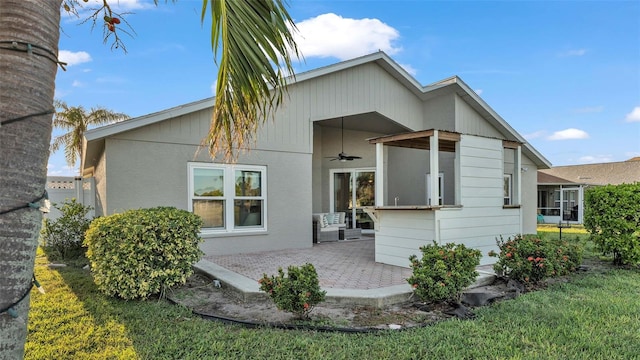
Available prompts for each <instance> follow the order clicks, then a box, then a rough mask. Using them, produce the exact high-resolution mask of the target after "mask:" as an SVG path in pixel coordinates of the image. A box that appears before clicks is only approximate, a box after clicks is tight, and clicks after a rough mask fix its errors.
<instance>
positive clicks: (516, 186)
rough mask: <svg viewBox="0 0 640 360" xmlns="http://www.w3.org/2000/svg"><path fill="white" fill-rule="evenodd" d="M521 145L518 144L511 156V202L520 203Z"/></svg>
mask: <svg viewBox="0 0 640 360" xmlns="http://www.w3.org/2000/svg"><path fill="white" fill-rule="evenodd" d="M523 170H524V169H523V168H522V147H521V146H518V148H517V149H516V151H515V154H514V157H513V197H514V199H513V204H514V205H522V171H523Z"/></svg>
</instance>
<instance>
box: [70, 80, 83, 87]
mask: <svg viewBox="0 0 640 360" xmlns="http://www.w3.org/2000/svg"><path fill="white" fill-rule="evenodd" d="M71 86H73V87H83V86H84V83H82V82H80V81H78V80H73V83H72V84H71Z"/></svg>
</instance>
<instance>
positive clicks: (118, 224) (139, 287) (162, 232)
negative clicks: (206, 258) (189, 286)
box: [85, 207, 203, 299]
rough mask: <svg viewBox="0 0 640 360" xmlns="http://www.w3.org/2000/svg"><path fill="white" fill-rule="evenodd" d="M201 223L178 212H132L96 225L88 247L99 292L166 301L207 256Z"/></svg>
mask: <svg viewBox="0 0 640 360" xmlns="http://www.w3.org/2000/svg"><path fill="white" fill-rule="evenodd" d="M201 225H202V219H201V218H200V217H199V216H197V215H195V214H193V213H190V212H188V211H185V210H179V209H176V208H173V207H157V208H152V209H140V210H129V211H126V212H124V213H121V214H114V215H110V216H106V217H101V218H98V219H96V220H94V221H93V223H92V224H91V226H90V227H89V230H88V231H87V236H86V239H85V244H86V245H87V247H88V250H87V257H88V258H89V260H90V261H91V269H92V271H93V277H94V281H95V283H96V285H97V286H98V288H99V289H100V290H101V291H102V292H104V293H105V294H107V295H110V296H117V297H120V298H123V299H136V298H147V297H149V296H151V295H155V294H160V296H161V297H163V296H164V293H165V291H166V290H167V289H168V288H170V287H172V286H174V285H179V284H184V283H185V282H186V280H187V278H188V277H189V276H190V275H191V274H192V273H193V268H192V265H193V264H194V263H195V262H196V261H198V260H199V259H200V257H201V256H202V254H203V253H202V251H201V250H200V248H199V246H198V244H199V243H200V242H201V238H200V235H199V233H200V226H201Z"/></svg>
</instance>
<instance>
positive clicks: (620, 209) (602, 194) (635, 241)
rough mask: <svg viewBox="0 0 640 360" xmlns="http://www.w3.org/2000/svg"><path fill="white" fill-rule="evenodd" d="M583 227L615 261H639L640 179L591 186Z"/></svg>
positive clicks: (616, 262)
mask: <svg viewBox="0 0 640 360" xmlns="http://www.w3.org/2000/svg"><path fill="white" fill-rule="evenodd" d="M584 207H585V211H584V228H585V229H587V231H588V232H589V233H590V234H591V240H592V241H593V242H594V243H595V244H596V245H597V247H598V249H599V250H600V251H602V252H603V253H604V254H612V255H613V263H614V264H616V265H632V266H636V265H640V182H636V183H634V184H620V185H606V186H597V187H592V188H590V189H588V190H587V191H586V192H585V198H584Z"/></svg>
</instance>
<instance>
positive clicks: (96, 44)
mask: <svg viewBox="0 0 640 360" xmlns="http://www.w3.org/2000/svg"><path fill="white" fill-rule="evenodd" d="M101 1H102V0H100V2H101ZM95 2H96V0H89V2H88V4H94V3H95ZM110 3H111V4H112V5H113V6H114V10H116V11H117V12H119V13H122V16H121V18H122V22H121V24H120V25H118V31H120V33H121V37H122V40H123V41H124V47H125V48H126V51H124V50H123V47H122V46H119V47H118V48H115V47H114V46H112V40H111V39H112V37H110V38H107V39H106V41H105V38H104V27H103V22H102V15H100V16H99V17H98V19H100V21H99V22H97V23H96V25H95V26H92V22H91V20H89V21H83V20H85V19H87V17H88V16H89V14H90V13H89V12H87V11H86V10H81V11H79V13H78V16H77V17H75V16H68V15H66V14H63V19H62V24H61V35H60V47H59V58H60V59H61V60H62V61H66V62H67V63H68V66H67V70H66V71H62V70H60V69H59V70H58V74H57V77H56V95H55V96H56V99H59V100H62V101H65V102H66V103H67V104H68V105H69V106H83V107H85V108H86V109H90V108H92V107H97V106H100V107H104V108H107V109H109V110H112V111H115V112H122V113H125V114H128V115H129V116H131V117H137V116H142V115H146V114H150V113H153V112H157V111H161V110H165V109H168V108H171V107H174V106H178V105H183V104H186V103H190V102H193V101H198V100H201V99H204V98H208V97H211V96H213V95H214V88H215V80H216V74H217V67H216V63H215V61H214V55H213V51H212V48H211V39H210V31H211V27H210V21H207V20H205V22H204V23H201V21H200V19H201V9H202V0H178V1H177V2H175V3H172V2H171V1H168V2H167V3H165V1H162V0H160V1H159V5H158V6H155V5H154V3H153V1H152V0H151V1H149V0H119V1H118V0H110ZM288 9H289V13H290V15H291V17H292V18H293V19H294V21H295V23H296V24H297V27H298V30H299V31H298V33H297V34H296V39H297V44H298V46H299V49H300V51H301V53H302V55H303V56H304V59H303V60H302V61H300V62H296V63H295V64H294V67H295V69H296V72H303V71H308V70H313V69H315V68H318V67H321V66H326V65H331V64H335V63H338V62H340V61H344V60H348V59H351V58H355V57H358V56H362V55H366V54H370V53H372V52H376V51H378V50H382V51H384V52H385V53H387V54H388V55H389V56H391V58H392V59H394V60H395V61H396V62H397V63H398V64H400V65H401V66H403V67H404V68H405V69H406V70H407V71H408V72H409V73H410V74H411V75H412V76H413V77H415V79H416V80H417V81H418V82H419V83H420V84H422V85H428V84H431V83H434V82H437V81H439V80H442V79H445V78H449V77H451V76H454V75H457V76H459V77H460V78H461V79H462V80H463V81H464V82H465V83H467V84H468V85H469V86H470V87H471V88H472V89H474V90H475V91H476V92H477V93H478V94H479V95H480V96H481V97H482V98H483V99H484V100H485V102H487V103H488V104H489V106H491V108H493V110H495V111H496V112H497V113H498V114H499V115H500V116H501V117H502V118H504V119H505V120H506V121H507V122H508V123H509V124H510V125H511V126H512V127H513V128H514V129H515V130H516V131H517V132H518V133H520V134H521V135H522V136H523V137H524V138H525V139H526V140H527V141H528V142H529V143H530V144H531V145H533V147H535V148H536V149H537V150H538V151H539V152H540V153H541V154H542V155H543V156H544V157H546V158H547V159H548V160H549V161H550V162H551V163H552V164H553V166H563V165H575V164H588V163H600V162H613V161H625V160H628V159H630V158H632V157H636V156H640V2H639V1H586V0H585V1H455V0H452V1H426V0H422V1H420V0H414V1H403V0H394V1H375V0H324V1H307V0H290V1H289V2H288ZM63 13H64V11H63ZM125 32H126V33H125ZM127 33H128V34H127ZM62 133H63V132H62V131H60V130H54V133H53V136H54V137H55V136H59V135H61V134H62ZM78 167H79V166H78V165H76V166H75V168H70V167H69V166H68V165H67V164H66V162H65V160H64V151H63V150H62V149H61V150H59V151H58V152H56V153H53V154H52V155H51V157H50V159H49V165H48V175H49V176H73V175H77V174H78Z"/></svg>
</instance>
